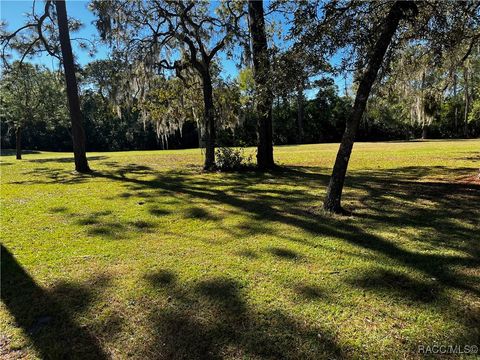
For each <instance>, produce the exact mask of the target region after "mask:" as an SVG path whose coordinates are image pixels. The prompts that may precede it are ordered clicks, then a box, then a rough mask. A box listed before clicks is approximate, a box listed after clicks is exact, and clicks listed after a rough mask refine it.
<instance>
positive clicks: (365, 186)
mask: <svg viewBox="0 0 480 360" xmlns="http://www.w3.org/2000/svg"><path fill="white" fill-rule="evenodd" d="M337 148H338V145H335V144H322V145H304V146H288V147H287V146H286V147H278V148H276V149H275V156H276V159H277V161H278V162H279V163H280V164H281V165H282V170H280V171H277V172H273V173H267V174H261V173H256V172H244V173H203V172H202V171H201V164H202V156H201V153H200V151H199V150H185V151H135V152H117V153H91V154H89V157H90V164H91V167H92V168H93V169H94V170H95V172H94V173H93V174H92V175H79V174H75V173H73V172H72V169H73V164H72V158H71V155H70V154H67V153H38V154H27V155H25V156H24V160H22V161H16V160H15V159H14V158H13V157H12V156H2V157H1V169H2V185H1V186H2V188H1V201H2V203H1V205H2V206H1V225H2V232H1V233H2V243H3V246H4V247H5V248H4V249H3V251H2V304H1V306H0V334H1V335H0V357H4V358H17V357H18V358H20V357H22V358H23V357H25V358H36V357H40V358H54V359H59V358H67V357H68V358H84V359H102V358H110V357H112V358H116V359H126V358H134V359H174V358H213V359H215V358H242V359H243V358H248V359H252V358H253V359H259V358H277V359H278V358H292V359H308V358H311V359H327V358H359V359H360V358H362V359H363V358H389V359H390V358H392V359H393V358H398V359H403V358H420V357H422V355H421V354H418V353H417V347H418V346H419V345H430V346H431V345H450V344H453V345H455V344H456V345H478V344H479V336H480V335H479V325H480V314H479V306H480V301H479V297H480V296H479V295H480V281H479V276H480V270H479V268H480V267H479V265H480V262H479V254H480V245H479V240H480V235H479V233H480V228H479V219H480V185H478V184H474V183H465V182H460V181H459V179H461V178H464V177H466V176H470V175H475V174H476V173H478V168H479V160H480V140H470V141H429V142H388V143H359V144H356V145H355V148H354V153H353V156H352V159H351V165H350V168H349V173H348V180H347V183H346V188H345V191H344V195H343V196H344V197H343V198H344V205H345V206H346V207H347V208H349V209H353V210H354V216H352V217H338V216H332V215H327V214H324V213H323V212H322V211H321V210H319V209H320V207H319V205H320V204H321V201H322V199H323V196H324V194H325V187H326V184H327V181H328V177H329V175H330V171H331V165H332V164H333V160H334V157H335V154H336V151H337Z"/></svg>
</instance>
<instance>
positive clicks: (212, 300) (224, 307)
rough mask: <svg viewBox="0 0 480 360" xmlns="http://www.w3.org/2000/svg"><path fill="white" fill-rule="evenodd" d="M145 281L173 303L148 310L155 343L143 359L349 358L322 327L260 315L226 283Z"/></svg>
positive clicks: (154, 277) (158, 277)
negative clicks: (154, 334) (154, 332)
mask: <svg viewBox="0 0 480 360" xmlns="http://www.w3.org/2000/svg"><path fill="white" fill-rule="evenodd" d="M145 278H146V280H147V281H148V282H149V283H150V284H151V286H152V287H153V288H154V289H156V290H157V291H158V293H157V294H158V295H157V296H159V297H166V298H168V299H169V306H167V307H159V308H155V309H150V316H149V320H150V322H151V323H152V326H153V328H155V329H156V337H155V339H154V340H153V341H152V342H151V343H149V344H145V347H144V349H141V350H140V349H139V350H140V351H141V354H142V355H143V356H144V357H145V358H158V357H159V354H161V355H160V356H161V357H164V358H166V359H222V358H271V359H289V358H291V359H293V358H297V359H304V358H316V357H318V356H319V354H322V356H324V357H325V358H338V357H339V356H342V355H343V356H342V357H345V354H344V351H343V350H342V348H341V346H339V345H338V344H337V343H336V341H335V337H334V335H332V334H329V333H328V332H327V331H326V330H325V329H323V328H322V327H320V326H313V325H307V324H305V323H304V322H303V321H302V322H301V321H297V320H296V319H294V318H293V317H291V316H289V315H288V314H287V313H285V312H283V311H280V310H259V309H256V308H254V307H252V306H251V305H249V304H248V302H247V301H246V299H245V294H244V291H243V286H242V284H240V283H239V282H237V281H236V280H234V279H231V278H228V277H213V278H206V279H204V280H201V281H199V282H196V283H193V284H191V283H179V281H178V279H177V277H176V275H175V274H174V273H172V272H171V271H168V270H160V271H158V272H157V273H153V274H149V275H147V276H146V277H145Z"/></svg>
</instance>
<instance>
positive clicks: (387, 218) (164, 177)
mask: <svg viewBox="0 0 480 360" xmlns="http://www.w3.org/2000/svg"><path fill="white" fill-rule="evenodd" d="M448 171H450V169H448V168H445V167H441V166H437V167H428V168H424V167H405V168H398V169H392V170H388V171H377V170H371V171H368V172H360V171H357V172H353V173H352V174H350V175H349V180H348V182H347V188H346V189H347V190H346V191H347V192H348V190H349V188H353V189H354V190H355V193H354V194H353V196H352V200H351V201H352V203H353V206H356V207H357V209H356V211H355V219H357V220H355V221H353V220H349V219H348V218H347V219H344V218H339V217H336V216H329V215H327V214H323V213H318V214H312V211H311V210H310V206H311V205H312V204H316V203H317V204H318V202H319V200H320V199H319V198H317V197H316V196H315V195H314V192H313V191H311V189H312V188H319V187H321V188H323V187H324V186H325V185H326V183H327V181H328V176H327V175H323V174H322V172H323V171H322V169H319V168H305V167H290V168H284V169H282V170H281V171H274V172H271V173H263V174H260V173H258V174H257V173H248V174H243V173H238V174H231V173H228V174H222V177H206V176H201V175H198V174H195V173H192V172H190V173H189V172H180V171H171V172H164V173H160V174H156V175H154V173H152V174H151V175H154V176H155V177H154V178H153V179H152V178H149V179H148V180H144V179H140V178H135V177H131V178H125V177H122V176H119V175H118V174H117V173H116V172H103V173H98V174H97V176H100V177H106V178H108V179H111V180H115V181H124V182H125V186H126V187H127V188H128V190H129V191H131V192H137V193H140V192H142V193H144V194H145V195H146V198H148V199H149V201H151V200H154V199H155V198H157V197H158V198H161V197H162V196H164V195H168V196H171V197H175V198H177V199H178V200H179V201H188V200H186V199H192V198H195V199H201V200H203V201H205V202H206V203H208V204H219V205H220V204H221V205H228V206H229V212H230V213H232V214H235V213H239V214H242V215H243V216H248V217H249V221H248V222H247V223H246V224H239V225H238V228H230V229H225V231H229V232H230V233H231V234H232V235H234V236H235V237H236V238H237V239H239V238H240V237H241V236H242V234H245V235H254V234H264V233H268V234H270V235H271V236H272V237H277V238H279V239H284V240H285V241H293V242H296V243H298V244H300V245H303V246H308V247H313V248H315V247H318V246H321V244H319V243H318V242H315V241H313V240H310V239H305V238H301V237H297V236H292V235H286V234H283V233H282V232H281V231H280V230H278V229H277V227H275V224H276V223H279V224H284V225H288V226H291V227H294V228H297V229H299V230H301V231H303V232H308V233H310V234H311V235H313V238H318V237H329V238H336V239H339V240H340V241H343V242H345V243H348V244H351V245H353V246H355V247H358V248H359V249H362V250H364V251H362V254H364V253H365V251H367V252H368V253H367V254H369V256H371V257H372V258H373V259H377V261H381V262H382V263H385V264H388V265H391V266H395V267H398V268H399V269H402V270H403V271H407V272H410V271H411V272H419V273H420V274H422V276H424V277H426V278H435V279H436V284H437V285H438V288H439V289H440V290H442V289H455V290H460V291H462V292H464V293H465V294H469V295H470V296H473V297H478V296H480V289H479V286H478V285H479V283H480V281H479V278H478V275H476V274H477V273H476V269H478V267H479V265H480V261H479V254H480V251H479V250H480V244H479V243H478V241H476V239H477V238H478V237H477V235H478V234H477V232H476V231H475V226H476V225H477V224H479V219H480V216H479V209H478V207H476V205H475V204H478V202H479V199H480V186H478V185H475V184H463V183H449V182H441V181H437V180H431V178H432V176H433V177H434V176H437V175H439V174H442V173H445V172H448ZM460 171H471V169H469V168H462V169H460ZM259 184H261V185H262V184H265V185H267V184H268V187H262V186H258V185H259ZM299 184H301V185H302V186H301V187H299V186H298V185H299ZM349 196H351V195H350V194H349ZM424 204H426V205H424ZM230 209H231V210H230ZM379 223H381V224H382V226H384V227H385V228H387V229H391V230H392V231H393V230H395V231H410V230H411V229H415V232H414V233H411V234H412V235H409V236H408V245H407V246H401V245H400V244H397V243H396V242H395V241H392V240H390V239H388V238H384V237H382V236H379V235H377V234H376V233H375V231H374V229H375V228H376V227H378V224H379ZM477 228H478V227H477ZM222 229H223V228H222ZM371 229H373V231H372V230H371ZM271 253H272V254H273V255H275V256H277V257H279V258H282V259H286V260H294V259H296V258H298V255H299V254H296V253H295V254H292V253H285V252H283V251H280V252H279V251H273V252H271ZM351 255H353V256H362V255H360V254H357V255H356V254H354V253H352V254H351ZM384 275H385V274H384ZM386 277H388V274H387V276H386ZM384 278H385V276H383V277H380V278H377V279H376V280H377V281H374V280H375V279H374V280H370V281H367V280H365V279H363V280H364V281H363V282H362V281H361V280H362V279H358V283H359V284H363V286H364V287H368V286H370V285H371V287H376V288H378V289H382V291H385V292H388V291H389V292H390V293H391V294H392V297H397V296H404V297H405V298H406V299H410V300H412V299H413V295H412V292H414V291H415V289H418V290H419V292H420V293H424V292H425V291H426V287H425V286H424V284H423V283H421V282H415V281H413V280H411V281H410V280H408V279H407V278H405V279H400V278H395V279H394V280H396V281H398V282H399V284H400V285H399V286H398V287H397V288H392V289H390V288H389V287H388V286H384V281H383V280H382V279H384ZM369 284H370V285H369ZM352 285H353V284H352ZM357 285H358V284H357ZM390 290H391V291H390ZM440 290H439V291H440ZM432 296H434V295H432ZM442 299H443V300H442V301H445V302H446V301H447V300H448V301H450V307H449V308H450V310H451V311H455V308H458V307H459V306H460V307H461V306H470V305H469V304H462V301H461V300H459V299H448V298H447V296H446V295H445V297H443V298H442ZM424 302H430V303H431V304H433V306H436V305H435V301H433V299H430V300H428V296H427V295H425V296H424ZM436 307H437V306H436ZM438 309H439V311H444V310H445V308H441V307H438ZM463 321H464V322H465V324H466V325H467V326H471V325H472V323H471V322H472V321H473V322H475V321H476V320H469V319H463Z"/></svg>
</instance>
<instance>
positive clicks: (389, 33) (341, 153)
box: [323, 1, 415, 213]
mask: <svg viewBox="0 0 480 360" xmlns="http://www.w3.org/2000/svg"><path fill="white" fill-rule="evenodd" d="M412 6H415V5H414V4H413V3H409V2H402V1H396V2H395V3H394V4H393V6H392V8H391V9H390V12H389V13H388V15H387V17H386V18H385V21H384V23H383V26H382V28H381V29H380V36H379V38H378V40H377V42H376V43H375V46H374V48H373V49H372V52H371V53H370V55H369V57H368V59H369V60H368V65H367V68H366V70H365V72H364V74H363V76H362V78H361V80H360V83H359V87H358V90H357V94H356V97H355V103H354V105H353V108H352V111H351V114H350V117H349V118H348V120H347V124H346V127H345V132H344V134H343V137H342V142H341V144H340V148H339V150H338V153H337V158H336V160H335V165H334V167H333V172H332V176H331V177H330V183H329V185H328V189H327V195H326V197H325V200H324V203H323V207H324V209H325V210H327V211H331V212H335V213H344V212H345V211H344V210H343V209H342V206H341V197H342V190H343V185H344V183H345V175H346V172H347V167H348V162H349V160H350V155H351V153H352V148H353V143H354V141H355V135H356V134H357V130H358V125H359V123H360V119H361V118H362V115H363V112H364V111H365V106H366V104H367V100H368V97H369V95H370V90H371V89H372V85H373V83H374V82H375V79H376V77H377V73H378V70H379V69H380V66H381V65H382V62H383V58H384V56H385V53H386V51H387V49H388V46H389V45H390V42H391V40H392V37H393V35H394V34H395V31H396V30H397V27H398V24H399V22H400V20H401V19H402V17H403V11H404V9H405V10H406V9H407V8H408V7H412Z"/></svg>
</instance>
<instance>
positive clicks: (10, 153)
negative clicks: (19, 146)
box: [0, 149, 40, 156]
mask: <svg viewBox="0 0 480 360" xmlns="http://www.w3.org/2000/svg"><path fill="white" fill-rule="evenodd" d="M16 154H17V150H15V149H0V156H13V155H16ZM28 154H40V151H37V150H22V155H28Z"/></svg>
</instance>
